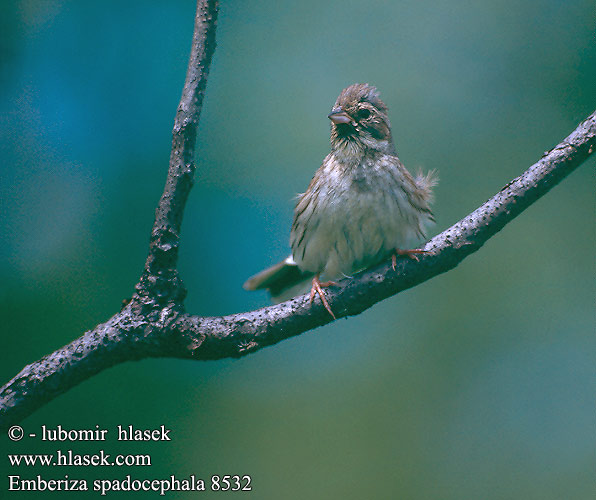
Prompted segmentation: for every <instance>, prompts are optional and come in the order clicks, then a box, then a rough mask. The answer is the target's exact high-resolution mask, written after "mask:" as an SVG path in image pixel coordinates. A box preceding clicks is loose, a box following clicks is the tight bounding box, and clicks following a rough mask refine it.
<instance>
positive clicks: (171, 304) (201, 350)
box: [0, 0, 596, 428]
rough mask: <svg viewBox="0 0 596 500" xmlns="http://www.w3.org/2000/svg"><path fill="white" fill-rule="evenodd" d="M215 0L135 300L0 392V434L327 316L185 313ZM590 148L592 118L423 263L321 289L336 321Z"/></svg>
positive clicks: (250, 348)
mask: <svg viewBox="0 0 596 500" xmlns="http://www.w3.org/2000/svg"><path fill="white" fill-rule="evenodd" d="M216 17H217V2H215V1H206V0H199V2H198V6H197V16H196V21H195V31H194V35H193V46H192V52H191V57H190V62H189V68H188V73H187V79H186V83H185V87H184V91H183V95H182V100H181V102H180V106H179V108H178V112H177V115H176V122H175V126H174V132H173V141H172V155H171V158H170V168H169V172H168V179H167V182H166V187H165V190H164V194H163V196H162V198H161V200H160V203H159V206H158V208H157V211H156V217H155V225H154V227H153V231H152V235H151V243H150V250H149V257H148V258H147V262H146V265H145V270H144V273H143V276H142V277H141V280H140V281H139V283H138V284H137V287H136V289H137V294H136V295H135V296H134V297H133V298H132V300H131V302H130V303H129V304H128V305H126V306H125V307H124V308H123V310H122V311H120V312H119V313H117V314H116V315H114V316H113V317H112V318H110V319H109V320H108V321H107V322H106V323H103V324H101V325H98V326H97V327H96V328H94V329H93V330H91V331H88V332H86V333H85V334H84V335H83V336H82V337H80V338H78V339H77V340H75V341H73V342H72V343H70V344H68V345H67V346H64V347H63V348H61V349H58V350H57V351H55V352H54V353H52V354H49V355H47V356H45V357H43V358H42V359H40V360H39V361H37V362H35V363H32V364H30V365H28V366H26V367H25V368H24V369H23V370H22V371H21V372H20V373H19V374H18V375H17V376H16V377H14V378H13V379H12V380H11V381H9V382H8V383H7V384H6V385H5V386H4V387H2V388H1V389H0V428H6V427H8V426H9V425H11V424H13V423H16V422H18V421H20V420H21V419H23V418H25V417H26V416H28V415H30V414H31V413H32V412H33V411H35V410H36V409H37V408H39V407H41V406H42V405H43V404H45V403H46V402H48V401H50V400H52V399H53V398H55V397H56V396H58V395H60V394H62V393H63V392H65V391H67V390H68V389H70V388H71V387H73V386H75V385H76V384H78V383H79V382H81V381H83V380H85V379H87V378H89V377H91V376H92V375H95V374H96V373H99V372H100V371H102V370H104V369H105V368H108V367H110V366H113V365H115V364H118V363H121V362H124V361H129V360H136V359H142V358H146V357H177V358H190V359H197V360H198V359H201V360H204V359H221V358H226V357H240V356H243V355H246V354H249V353H252V352H255V351H257V350H258V349H261V348H263V347H266V346H269V345H272V344H275V343H277V342H280V341H281V340H284V339H286V338H288V337H292V336H295V335H298V334H300V333H302V332H305V331H307V330H311V329H313V328H316V327H317V326H321V325H324V324H326V323H329V322H330V321H331V317H330V316H329V314H328V312H327V311H326V310H325V308H324V307H323V305H322V304H321V303H320V301H318V300H317V301H315V303H314V304H312V305H310V304H309V301H308V297H307V296H301V297H296V298H294V299H292V300H290V301H287V302H284V303H282V304H278V305H276V306H271V307H266V308H263V309H259V310H257V311H252V312H246V313H241V314H233V315H230V316H224V317H199V316H192V315H189V314H186V313H185V312H184V306H183V299H184V295H185V290H184V287H183V285H182V282H181V280H180V278H179V277H178V273H177V270H176V263H177V255H178V244H179V232H180V225H181V221H182V214H183V210H184V205H185V202H186V199H187V197H188V193H189V191H190V189H191V187H192V179H193V175H194V170H195V167H194V163H193V154H194V144H195V140H196V131H197V122H198V118H199V113H200V110H201V104H202V99H203V95H204V91H205V84H206V78H207V73H208V69H209V64H210V61H211V57H212V54H213V49H214V47H215V21H216ZM595 150H596V113H593V114H592V115H590V116H589V117H588V118H587V119H586V120H585V121H584V122H582V123H581V124H580V125H579V126H578V127H577V129H576V130H575V131H574V132H572V133H571V134H570V135H569V136H568V137H567V138H566V139H565V140H564V141H563V142H561V144H559V145H558V146H556V147H555V148H554V149H552V150H551V151H549V152H548V153H545V155H544V156H543V157H542V158H541V159H540V160H539V161H538V162H537V163H535V164H534V165H532V166H531V167H530V168H529V169H528V170H527V171H526V172H525V173H524V174H522V175H521V176H520V177H517V178H516V179H514V180H512V181H511V182H510V183H509V184H507V186H505V187H504V188H503V189H501V191H499V193H497V194H496V195H495V196H494V197H492V198H491V199H490V200H488V201H487V202H486V203H484V204H483V205H481V206H480V207H479V208H478V209H476V210H475V211H474V212H472V213H471V214H469V215H468V216H466V217H465V218H464V219H462V220H461V221H459V222H458V223H456V224H454V225H453V226H451V227H450V228H449V229H447V230H446V231H443V232H442V233H441V234H439V235H438V236H435V237H434V238H433V239H432V240H430V241H429V242H428V243H427V244H426V246H425V249H426V250H428V251H429V253H428V254H424V255H423V256H422V257H421V259H420V262H414V261H410V260H406V259H403V260H401V261H400V262H399V264H398V266H397V269H396V270H395V271H393V269H392V267H391V264H390V263H389V262H387V263H385V264H382V265H380V266H377V267H376V268H374V269H371V270H367V271H365V272H363V273H360V274H359V275H357V276H356V277H355V278H354V279H351V280H344V281H342V282H341V283H340V286H339V287H337V288H332V289H328V291H327V297H328V300H329V302H330V304H331V307H332V308H333V310H334V311H335V313H336V315H337V317H342V316H351V315H356V314H359V313H361V312H362V311H364V310H365V309H368V308H369V307H371V306H372V305H373V304H375V303H377V302H379V301H381V300H383V299H385V298H387V297H389V296H391V295H395V294H397V293H399V292H400V291H402V290H406V289H408V288H411V287H413V286H416V285H418V284H420V283H422V282H424V281H426V280H428V279H430V278H432V277H434V276H437V275H438V274H441V273H444V272H446V271H449V270H450V269H453V268H454V267H455V266H457V264H459V262H461V261H462V260H463V259H464V258H465V257H467V256H468V255H470V254H471V253H473V252H475V251H476V250H478V249H479V248H480V247H481V246H482V245H483V244H484V242H485V241H486V240H488V239H489V238H490V237H491V236H493V235H494V234H496V233H497V232H499V231H500V230H501V229H502V228H503V227H504V226H505V225H506V224H507V223H508V222H510V221H511V220H513V219H514V218H515V217H516V216H517V215H519V214H520V213H521V212H522V211H523V210H525V209H526V208H527V207H528V206H530V205H531V204H532V203H533V202H534V201H536V200H537V199H539V198H540V197H541V196H543V195H544V194H546V193H547V192H548V191H549V190H550V189H552V188H553V187H554V186H555V185H556V184H558V183H559V182H560V181H561V180H562V179H564V178H565V177H566V176H567V175H568V174H569V173H570V172H572V171H573V170H574V169H575V168H577V167H578V166H579V165H580V164H581V163H582V162H584V161H585V160H586V159H587V158H588V157H589V156H590V155H591V154H592V153H593V152H594V151H595Z"/></svg>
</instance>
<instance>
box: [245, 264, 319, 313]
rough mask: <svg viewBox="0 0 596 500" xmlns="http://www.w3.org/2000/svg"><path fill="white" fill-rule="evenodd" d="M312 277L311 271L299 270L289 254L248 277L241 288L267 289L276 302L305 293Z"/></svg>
mask: <svg viewBox="0 0 596 500" xmlns="http://www.w3.org/2000/svg"><path fill="white" fill-rule="evenodd" d="M312 277H313V274H312V273H308V272H303V271H301V270H300V269H299V268H298V266H297V265H296V263H295V262H294V259H292V257H291V256H290V257H288V258H287V259H285V260H282V261H281V262H279V263H277V264H275V265H273V266H271V267H268V268H267V269H264V270H263V271H261V272H260V273H257V274H255V275H254V276H251V277H250V278H248V279H247V280H246V283H244V285H243V288H244V289H245V290H262V289H267V291H268V292H269V293H270V294H271V299H272V300H273V302H276V303H277V302H282V301H284V300H287V299H289V298H291V297H295V296H296V295H300V294H302V293H306V292H307V291H308V290H309V288H310V285H309V283H310V279H311V278H312Z"/></svg>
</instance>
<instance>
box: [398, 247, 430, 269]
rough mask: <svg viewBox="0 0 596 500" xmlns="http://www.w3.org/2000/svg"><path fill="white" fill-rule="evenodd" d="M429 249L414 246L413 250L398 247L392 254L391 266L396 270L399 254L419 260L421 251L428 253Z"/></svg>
mask: <svg viewBox="0 0 596 500" xmlns="http://www.w3.org/2000/svg"><path fill="white" fill-rule="evenodd" d="M427 252H428V250H420V249H419V248H414V249H413V250H402V249H401V248H396V249H395V252H394V253H393V254H392V255H391V267H392V268H393V270H394V271H395V266H396V265H397V256H398V255H399V256H400V257H407V258H408V259H413V260H415V261H418V255H416V254H419V253H427Z"/></svg>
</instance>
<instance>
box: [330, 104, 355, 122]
mask: <svg viewBox="0 0 596 500" xmlns="http://www.w3.org/2000/svg"><path fill="white" fill-rule="evenodd" d="M327 118H329V119H330V120H331V121H332V122H333V123H334V124H335V125H339V124H340V123H351V122H352V118H351V117H350V115H348V113H346V112H345V111H342V109H341V108H335V109H334V110H332V111H331V113H329V115H328V116H327Z"/></svg>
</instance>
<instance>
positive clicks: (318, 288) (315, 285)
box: [310, 274, 337, 319]
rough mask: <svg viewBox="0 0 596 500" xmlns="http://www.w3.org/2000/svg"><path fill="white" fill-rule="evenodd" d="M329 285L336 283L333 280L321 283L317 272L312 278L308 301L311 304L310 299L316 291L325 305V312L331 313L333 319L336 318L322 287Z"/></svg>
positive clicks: (312, 298)
mask: <svg viewBox="0 0 596 500" xmlns="http://www.w3.org/2000/svg"><path fill="white" fill-rule="evenodd" d="M330 286H337V283H336V282H335V281H324V282H323V283H321V282H320V281H319V275H318V274H317V275H316V276H315V277H314V278H313V279H312V288H311V289H310V303H311V304H312V301H313V300H314V299H315V293H318V294H319V297H320V298H321V302H322V303H323V305H324V306H325V309H327V312H328V313H329V314H331V317H332V318H333V319H337V318H336V317H335V314H333V311H332V310H331V307H329V302H327V297H325V292H323V288H327V287H330Z"/></svg>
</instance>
